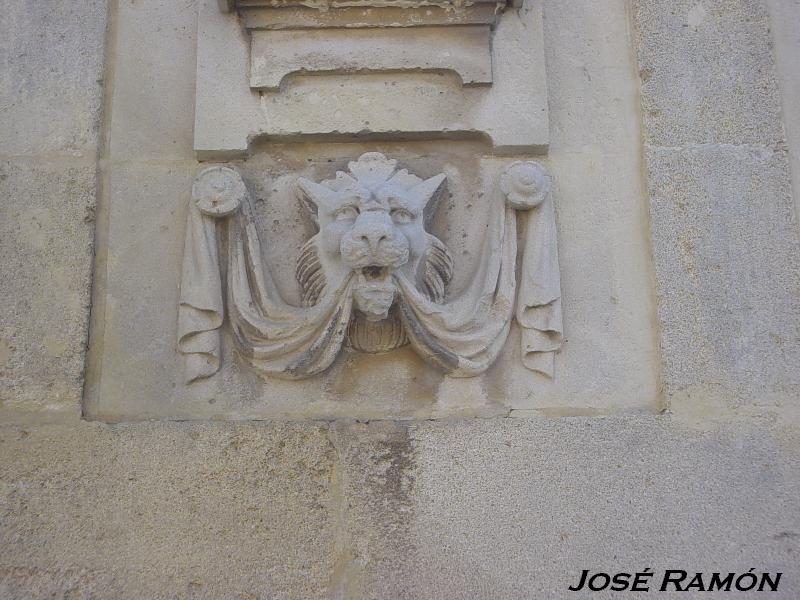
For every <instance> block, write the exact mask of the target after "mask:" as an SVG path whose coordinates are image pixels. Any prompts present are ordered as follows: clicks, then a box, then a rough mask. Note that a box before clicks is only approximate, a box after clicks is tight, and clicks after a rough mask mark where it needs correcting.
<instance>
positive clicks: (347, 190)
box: [178, 152, 562, 383]
mask: <svg viewBox="0 0 800 600" xmlns="http://www.w3.org/2000/svg"><path fill="white" fill-rule="evenodd" d="M348 168H349V172H348V173H344V172H341V171H340V172H338V173H337V174H336V177H335V178H334V179H331V180H326V181H323V182H321V183H316V182H314V181H311V180H308V179H305V178H299V179H298V181H297V189H298V193H299V194H298V195H299V196H300V198H301V201H302V203H303V204H304V206H306V208H308V211H309V213H310V215H311V217H312V218H313V219H314V221H315V222H316V224H317V227H318V232H317V234H316V235H314V236H313V237H312V238H311V239H310V240H308V241H307V242H306V243H305V244H304V245H303V247H302V248H301V249H300V252H299V255H298V260H297V269H296V277H297V280H298V282H299V283H300V286H301V289H302V300H303V302H302V304H303V305H302V306H295V305H292V304H290V303H288V302H286V301H285V300H284V299H283V298H282V297H281V294H280V293H279V291H278V287H277V286H276V284H275V279H274V276H273V274H272V273H271V272H270V269H269V268H268V266H267V265H266V264H265V263H264V260H263V258H262V251H261V244H262V239H261V237H260V235H259V233H258V231H257V230H256V225H255V221H254V218H253V209H252V207H251V203H250V198H249V195H248V192H247V188H246V186H245V184H244V182H243V181H242V178H241V176H240V175H239V174H238V173H237V172H236V171H235V170H233V169H230V168H228V167H221V166H216V167H211V168H209V169H206V170H204V171H202V172H201V173H200V174H199V175H198V176H197V178H196V180H195V182H194V185H193V189H192V202H191V204H190V208H189V216H188V220H187V226H186V242H185V244H186V245H185V253H184V263H183V273H182V281H181V295H180V305H179V310H178V349H179V351H180V352H181V353H182V354H183V355H184V357H185V361H186V381H187V383H190V382H192V381H195V380H197V379H200V378H203V377H209V376H211V375H213V374H214V373H216V372H217V371H218V370H219V367H220V347H221V336H220V329H221V327H222V326H223V322H226V321H227V323H228V324H229V326H230V328H231V330H232V332H233V337H234V339H235V342H236V347H237V351H238V353H239V354H240V355H241V356H242V357H243V358H244V359H245V360H246V361H247V362H248V363H249V364H250V365H251V366H252V367H253V368H254V369H255V370H256V371H257V372H259V373H261V374H264V375H272V376H277V377H283V378H289V379H300V378H305V377H311V376H313V375H316V374H318V373H321V372H322V371H324V370H325V369H327V368H328V367H329V366H330V365H331V363H332V362H333V361H334V360H335V358H336V357H337V355H338V354H339V352H340V351H341V349H342V347H343V346H348V347H350V348H352V349H354V350H358V351H362V352H385V351H388V350H392V349H394V348H398V347H400V346H403V345H405V344H411V346H412V347H413V348H414V350H415V351H416V352H417V353H418V354H420V355H421V356H422V357H423V358H425V359H426V360H427V361H429V362H430V363H432V364H435V365H437V366H438V367H439V368H441V369H442V370H444V371H445V372H447V373H449V374H450V375H453V376H456V377H469V376H473V375H477V374H479V373H481V372H483V371H485V370H486V369H487V368H488V367H489V366H490V365H491V364H492V363H493V362H494V360H495V359H496V358H497V356H498V354H499V352H500V350H501V349H502V347H503V345H504V343H505V341H506V337H507V335H508V332H509V328H510V325H511V321H512V319H513V318H514V316H515V315H516V319H517V322H518V323H519V326H520V328H521V330H522V351H523V362H524V364H525V366H526V367H528V368H529V369H532V370H535V371H539V372H541V373H544V374H546V375H548V376H551V377H552V375H553V372H554V354H555V353H556V352H557V351H558V350H559V348H560V346H561V332H562V325H561V306H560V295H561V294H560V279H559V270H558V250H557V244H556V229H555V215H554V210H553V204H552V200H551V194H550V188H551V181H550V177H549V175H548V174H547V173H546V172H545V170H544V169H543V168H542V167H541V166H540V165H539V164H537V163H533V162H517V163H513V164H512V165H510V166H509V167H508V168H507V169H506V171H505V173H504V174H503V176H502V178H501V181H500V188H501V191H502V196H501V195H497V205H496V206H493V207H492V209H491V211H490V223H489V226H488V228H487V235H486V238H485V239H484V240H483V247H482V249H481V254H480V259H479V261H478V264H476V265H475V270H474V275H473V277H472V278H471V281H470V283H469V285H468V286H467V287H466V288H465V289H464V290H462V291H461V292H459V293H458V294H457V295H454V296H452V297H451V296H450V295H449V294H448V293H447V292H448V285H449V283H450V280H451V279H452V274H453V260H452V258H451V256H450V252H449V250H448V249H447V247H446V246H445V245H444V243H442V241H441V240H439V239H438V238H436V237H435V236H433V235H432V234H430V233H429V232H428V231H426V229H425V223H426V220H428V217H429V216H430V215H432V214H433V213H434V211H435V208H436V202H437V199H438V195H439V192H440V190H441V189H442V187H443V184H444V182H445V179H446V177H445V175H444V174H440V175H436V176H434V177H431V178H429V179H426V180H422V179H420V178H419V177H417V176H415V175H413V174H411V173H409V172H408V171H407V170H405V169H401V170H398V169H397V168H396V161H394V160H390V159H387V158H386V157H385V156H384V155H382V154H379V153H376V152H370V153H367V154H364V155H363V156H361V157H360V158H359V159H358V160H357V161H353V162H351V163H349V165H348ZM517 211H521V212H522V214H523V215H524V217H525V218H527V227H526V236H525V248H524V251H523V259H522V265H521V270H520V277H519V282H518V281H517V277H516V275H515V270H516V264H515V263H516V256H517V233H516V227H517V219H516V212H517ZM219 228H225V235H222V236H218V235H217V234H218V229H219ZM218 240H225V247H224V248H221V247H219V244H220V242H219V241H218ZM267 243H268V240H267ZM223 261H224V263H225V266H226V268H225V269H224V270H223V269H221V268H220V267H221V264H220V263H221V262H223Z"/></svg>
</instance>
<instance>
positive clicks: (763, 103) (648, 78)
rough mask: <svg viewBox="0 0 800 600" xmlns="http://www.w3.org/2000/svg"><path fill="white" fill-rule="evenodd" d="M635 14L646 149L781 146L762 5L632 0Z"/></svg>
mask: <svg viewBox="0 0 800 600" xmlns="http://www.w3.org/2000/svg"><path fill="white" fill-rule="evenodd" d="M634 13H635V19H636V24H637V26H638V39H637V41H638V52H639V76H640V78H641V80H642V115H643V119H644V125H645V142H646V143H649V144H654V145H663V146H681V145H684V144H687V143H698V144H702V143H720V144H766V145H773V144H776V143H778V142H781V141H782V140H783V139H784V138H783V135H784V134H783V127H782V124H781V116H780V109H781V105H780V95H779V92H778V87H777V85H776V80H775V68H774V63H773V56H772V48H771V42H770V29H769V18H768V14H767V11H766V8H765V6H764V3H763V1H762V0H713V1H711V2H696V1H694V0H675V1H672V2H659V1H650V0H639V1H637V2H635V3H634Z"/></svg>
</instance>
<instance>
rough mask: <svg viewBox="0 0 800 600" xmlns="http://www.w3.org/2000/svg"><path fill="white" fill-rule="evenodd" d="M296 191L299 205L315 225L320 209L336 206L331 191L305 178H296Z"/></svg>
mask: <svg viewBox="0 0 800 600" xmlns="http://www.w3.org/2000/svg"><path fill="white" fill-rule="evenodd" d="M297 189H298V192H299V193H298V197H299V198H300V203H301V204H302V205H303V206H304V207H305V209H306V210H307V211H308V214H309V215H311V218H312V219H314V222H315V223H318V222H319V209H320V208H326V207H332V206H334V205H335V204H336V198H335V192H334V191H333V190H331V189H330V188H327V187H325V186H324V185H320V184H319V183H315V182H313V181H311V180H310V179H306V178H305V177H298V179H297Z"/></svg>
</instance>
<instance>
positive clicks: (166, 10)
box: [108, 0, 197, 161]
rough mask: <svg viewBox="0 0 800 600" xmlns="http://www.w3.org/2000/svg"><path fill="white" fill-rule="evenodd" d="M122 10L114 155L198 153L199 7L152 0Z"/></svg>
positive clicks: (111, 152) (113, 116) (112, 117)
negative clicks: (195, 142)
mask: <svg viewBox="0 0 800 600" xmlns="http://www.w3.org/2000/svg"><path fill="white" fill-rule="evenodd" d="M116 12H117V15H116V29H115V31H116V35H115V38H114V40H113V43H114V54H115V56H116V58H117V60H116V62H115V65H114V86H113V101H112V106H113V108H112V110H111V111H110V114H109V115H108V116H109V117H110V143H109V155H110V158H112V159H113V160H117V161H119V160H131V159H185V158H193V152H192V122H193V118H194V111H193V110H192V107H193V105H194V72H195V64H196V58H195V39H196V35H197V14H196V11H195V10H189V9H188V8H187V7H186V5H185V4H181V3H175V2H170V1H169V0H146V1H145V2H121V3H119V6H118V8H117V11H116ZM144 49H146V51H144Z"/></svg>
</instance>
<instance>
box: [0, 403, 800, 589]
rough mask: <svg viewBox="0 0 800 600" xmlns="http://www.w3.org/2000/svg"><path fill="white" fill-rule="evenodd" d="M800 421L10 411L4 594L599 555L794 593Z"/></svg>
mask: <svg viewBox="0 0 800 600" xmlns="http://www.w3.org/2000/svg"><path fill="white" fill-rule="evenodd" d="M797 439H798V437H797V431H796V429H784V428H780V427H775V426H774V424H770V423H768V422H762V423H761V424H757V423H752V422H751V423H744V424H742V423H738V424H737V423H730V424H728V425H726V426H725V427H723V428H720V429H699V428H687V427H686V426H684V425H681V424H680V423H679V422H677V421H676V420H675V419H673V418H671V417H628V418H602V419H596V418H561V419H537V420H522V419H499V420H498V419H493V420H474V421H470V422H467V421H464V422H437V423H418V424H414V425H399V424H391V423H372V424H344V423H338V424H335V425H333V426H331V427H327V426H325V425H319V424H313V423H307V424H296V425H282V424H275V423H273V424H269V423H257V424H230V423H228V424H222V423H214V424H190V423H181V424H167V423H142V424H137V425H117V426H110V425H101V424H96V423H82V424H69V425H56V424H53V425H42V424H32V425H31V424H29V425H24V426H23V425H17V426H11V425H5V426H3V427H1V428H0V440H2V441H1V442H0V448H2V451H0V544H1V545H2V547H3V549H4V552H3V555H2V557H0V596H1V597H12V598H13V597H24V598H48V597H50V596H49V595H48V594H51V593H55V592H58V593H61V594H63V595H65V596H66V597H70V596H69V595H68V594H69V593H71V594H73V597H77V598H119V599H123V598H143V597H146V598H262V599H265V600H266V599H267V598H269V599H270V600H271V599H276V598H277V599H288V598H298V599H303V600H309V599H313V598H331V599H343V600H344V599H346V600H367V599H383V598H393V599H395V598H396V599H398V600H399V599H413V600H420V599H431V600H434V599H436V600H471V599H474V600H484V599H486V598H492V599H493V600H495V599H497V600H512V599H514V600H516V599H518V600H528V599H530V598H561V597H572V596H573V595H572V594H570V593H568V592H567V591H566V588H567V586H569V585H572V584H573V583H574V582H575V581H577V575H578V574H579V573H580V570H581V569H584V568H592V569H598V570H601V569H607V570H625V571H635V570H641V569H644V568H645V567H650V568H651V569H654V570H655V571H656V572H663V569H666V568H688V569H696V570H703V571H717V570H721V571H725V572H727V571H728V570H739V571H745V570H747V569H749V568H750V567H755V568H756V570H758V571H762V570H763V571H770V572H776V571H782V572H784V576H783V580H782V582H781V587H780V592H779V593H778V594H774V597H777V598H793V597H796V592H797V590H798V585H800V580H798V576H797V573H796V572H795V569H794V565H795V563H796V553H797V552H798V551H800V548H799V547H798V531H800V509H798V504H797V502H796V498H797V495H798V493H800V473H798V471H797V469H796V468H795V467H794V465H796V464H797V461H798V460H799V459H800V447H799V446H798V444H797ZM21 456H24V457H25V460H24V461H21V460H19V457H21ZM568 594H569V595H568ZM594 596H597V594H595V595H594ZM594 596H592V597H594ZM579 597H580V596H579ZM587 597H589V596H587ZM771 597H773V595H771Z"/></svg>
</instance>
